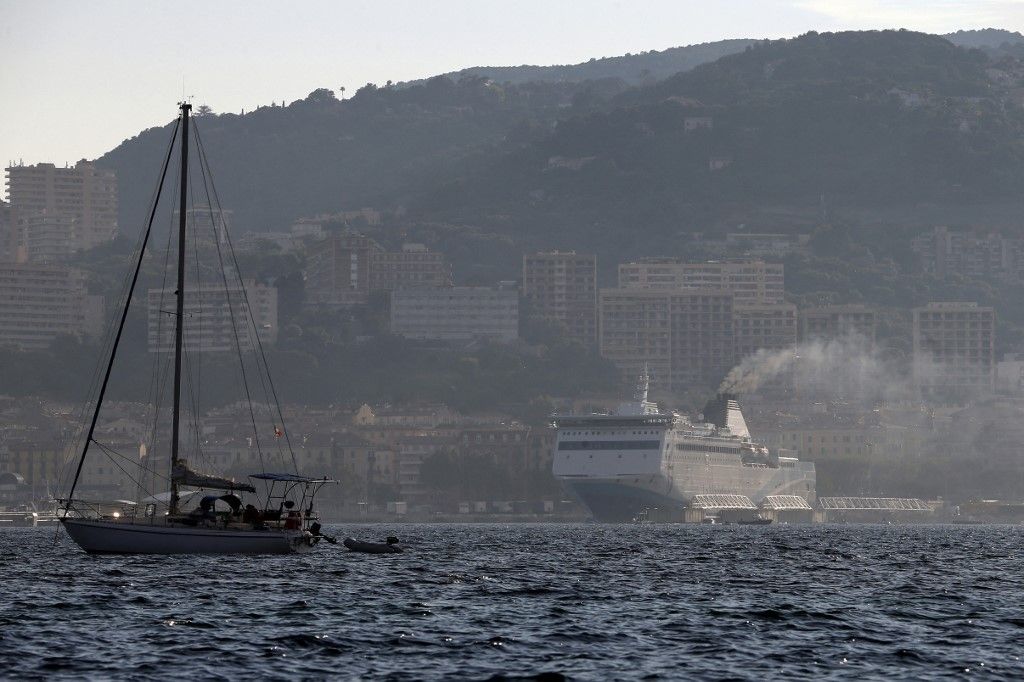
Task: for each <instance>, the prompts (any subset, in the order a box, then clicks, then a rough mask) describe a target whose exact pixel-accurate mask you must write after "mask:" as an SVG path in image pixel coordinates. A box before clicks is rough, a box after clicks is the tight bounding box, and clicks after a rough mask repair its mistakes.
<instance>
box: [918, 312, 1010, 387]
mask: <svg viewBox="0 0 1024 682" xmlns="http://www.w3.org/2000/svg"><path fill="white" fill-rule="evenodd" d="M995 323H996V314H995V310H993V309H992V308H990V307H986V306H979V305H978V304H977V303H947V302H942V303H929V304H928V305H927V306H924V307H920V308H914V359H913V364H914V380H915V383H916V385H917V386H918V388H919V389H920V390H921V391H922V392H923V393H924V394H926V395H934V396H950V395H952V396H958V397H961V398H963V397H967V396H976V395H978V394H985V393H991V392H992V391H993V390H994V388H995V372H996V363H995Z"/></svg>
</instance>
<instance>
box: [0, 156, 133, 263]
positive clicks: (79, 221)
mask: <svg viewBox="0 0 1024 682" xmlns="http://www.w3.org/2000/svg"><path fill="white" fill-rule="evenodd" d="M7 197H8V199H9V201H10V202H11V209H12V211H13V213H14V217H13V222H14V224H15V225H22V221H23V220H25V219H27V218H28V217H29V216H31V215H32V214H36V213H42V212H46V213H49V214H51V215H52V214H64V215H66V216H68V218H69V220H70V222H71V223H72V225H73V230H72V231H71V233H70V234H69V236H68V241H69V243H68V245H67V249H68V250H69V251H71V252H74V251H78V250H81V249H89V248H92V247H94V246H97V245H99V244H103V243H105V242H107V241H110V240H111V239H113V238H114V236H115V235H116V234H117V177H116V176H115V175H114V173H113V172H111V171H107V170H102V169H99V168H97V167H96V166H95V165H94V164H93V163H91V162H89V161H84V160H83V161H79V162H78V163H77V164H75V166H74V167H73V168H57V167H56V166H54V165H53V164H52V163H40V164H38V165H35V166H23V165H20V166H11V167H9V168H8V169H7ZM24 226H25V228H28V227H30V226H31V223H25V225H24ZM22 234H23V235H24V233H22ZM24 236H25V237H27V238H29V239H31V236H30V235H24Z"/></svg>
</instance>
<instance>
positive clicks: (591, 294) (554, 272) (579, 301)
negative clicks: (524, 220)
mask: <svg viewBox="0 0 1024 682" xmlns="http://www.w3.org/2000/svg"><path fill="white" fill-rule="evenodd" d="M523 297H524V298H526V300H527V301H529V303H530V308H531V310H532V312H533V313H534V314H536V315H538V316H539V317H541V318H543V319H546V320H551V321H553V322H557V323H559V324H562V325H565V329H566V332H567V333H568V336H569V338H571V339H574V340H576V341H579V342H580V343H582V344H584V345H587V346H593V345H594V344H595V343H596V341H597V256H595V255H593V254H583V253H576V252H575V251H570V252H559V251H549V252H541V253H534V254H527V255H524V256H523Z"/></svg>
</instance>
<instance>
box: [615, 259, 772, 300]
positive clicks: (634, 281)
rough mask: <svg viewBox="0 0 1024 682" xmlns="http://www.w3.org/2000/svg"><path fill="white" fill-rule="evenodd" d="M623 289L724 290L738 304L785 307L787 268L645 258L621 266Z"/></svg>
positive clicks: (745, 262) (753, 263)
mask: <svg viewBox="0 0 1024 682" xmlns="http://www.w3.org/2000/svg"><path fill="white" fill-rule="evenodd" d="M619 288H620V289H701V290H715V289H717V290H721V291H727V292H729V293H730V294H732V295H733V298H734V300H735V301H736V302H737V303H782V302H783V301H784V298H785V267H784V266H783V265H782V264H781V263H768V262H765V261H763V260H760V259H746V260H732V261H709V262H705V263H686V262H683V261H682V260H681V259H678V258H644V259H641V260H639V261H635V262H633V263H621V264H620V265H619Z"/></svg>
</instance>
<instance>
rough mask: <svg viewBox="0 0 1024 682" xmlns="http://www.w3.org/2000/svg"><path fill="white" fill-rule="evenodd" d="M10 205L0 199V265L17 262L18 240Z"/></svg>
mask: <svg viewBox="0 0 1024 682" xmlns="http://www.w3.org/2000/svg"><path fill="white" fill-rule="evenodd" d="M15 237H16V231H15V225H14V216H13V215H12V212H11V205H10V204H9V203H7V202H6V201H4V200H3V199H0V263H10V262H12V261H16V260H18V240H17V239H16V238H15Z"/></svg>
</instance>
